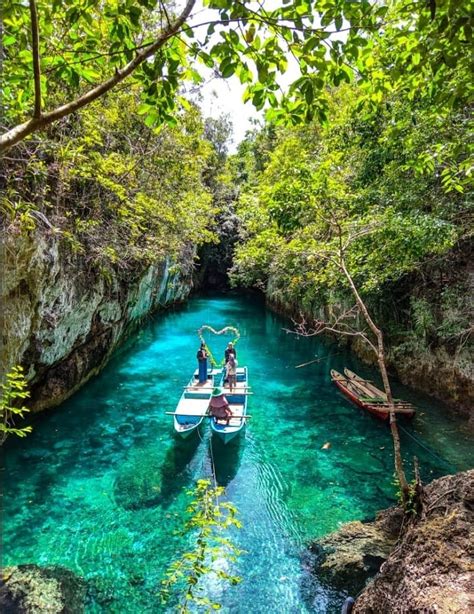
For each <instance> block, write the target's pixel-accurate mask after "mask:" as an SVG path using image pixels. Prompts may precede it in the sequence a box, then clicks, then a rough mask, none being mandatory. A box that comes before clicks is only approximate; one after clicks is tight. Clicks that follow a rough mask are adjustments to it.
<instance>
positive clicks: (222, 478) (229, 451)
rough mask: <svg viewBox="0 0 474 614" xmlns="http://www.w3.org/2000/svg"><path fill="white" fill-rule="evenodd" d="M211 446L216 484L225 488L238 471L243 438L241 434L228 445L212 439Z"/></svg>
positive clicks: (214, 438)
mask: <svg viewBox="0 0 474 614" xmlns="http://www.w3.org/2000/svg"><path fill="white" fill-rule="evenodd" d="M211 445H212V454H213V457H214V466H215V470H216V480H217V484H218V485H219V486H224V487H226V486H228V485H229V484H230V483H231V482H232V480H233V479H234V478H235V477H236V475H237V472H238V470H239V467H240V463H241V460H242V454H243V450H244V448H245V436H244V434H243V433H241V434H240V435H239V436H238V437H236V438H235V439H234V440H233V441H231V442H230V443H228V444H224V443H223V442H222V441H221V440H220V439H219V438H218V437H212V440H211Z"/></svg>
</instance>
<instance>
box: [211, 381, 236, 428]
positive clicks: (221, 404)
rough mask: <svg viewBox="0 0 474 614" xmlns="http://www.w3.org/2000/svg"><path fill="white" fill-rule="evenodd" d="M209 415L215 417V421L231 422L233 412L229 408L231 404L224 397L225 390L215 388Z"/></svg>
mask: <svg viewBox="0 0 474 614" xmlns="http://www.w3.org/2000/svg"><path fill="white" fill-rule="evenodd" d="M209 413H210V414H211V416H213V417H214V419H215V421H216V422H217V421H218V420H226V424H229V420H230V419H231V418H232V410H231V409H230V407H229V402H228V401H227V399H226V398H225V396H224V390H223V389H222V388H220V387H217V388H214V390H213V391H212V394H211V400H210V402H209Z"/></svg>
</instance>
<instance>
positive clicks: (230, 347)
mask: <svg viewBox="0 0 474 614" xmlns="http://www.w3.org/2000/svg"><path fill="white" fill-rule="evenodd" d="M231 354H233V355H234V358H237V351H236V349H235V347H234V344H233V343H232V341H229V343H228V344H227V347H226V349H225V352H224V355H225V364H227V363H228V362H229V356H230V355H231Z"/></svg>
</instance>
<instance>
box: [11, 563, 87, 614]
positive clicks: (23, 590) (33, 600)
mask: <svg viewBox="0 0 474 614" xmlns="http://www.w3.org/2000/svg"><path fill="white" fill-rule="evenodd" d="M85 597H86V584H85V582H84V581H83V580H81V579H80V578H78V577H77V576H76V575H75V574H73V573H72V572H71V571H69V570H68V569H65V568H63V567H38V566H37V565H19V566H18V567H7V568H6V569H4V570H3V572H2V583H1V585H0V611H1V612H3V614H38V613H39V612H42V613H44V614H81V613H82V612H84V606H85Z"/></svg>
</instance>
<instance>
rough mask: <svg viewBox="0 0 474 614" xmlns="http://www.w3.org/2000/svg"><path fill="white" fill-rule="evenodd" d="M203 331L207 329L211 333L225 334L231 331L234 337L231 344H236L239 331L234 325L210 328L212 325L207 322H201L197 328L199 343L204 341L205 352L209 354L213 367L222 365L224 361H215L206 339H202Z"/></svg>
mask: <svg viewBox="0 0 474 614" xmlns="http://www.w3.org/2000/svg"><path fill="white" fill-rule="evenodd" d="M205 331H209V332H211V333H213V334H214V335H225V334H227V333H233V335H234V338H233V339H232V343H233V345H236V344H237V342H238V340H239V339H240V332H239V329H238V328H235V326H224V328H221V330H215V329H214V328H212V326H209V325H208V324H203V325H202V326H201V328H199V329H198V331H197V332H198V335H199V339H200V340H201V343H204V345H205V347H206V352H207V353H208V354H209V359H210V361H211V364H212V366H213V367H218V366H219V364H220V365H223V364H224V361H221V362H220V363H218V362H217V360H216V359H215V358H214V356H213V354H212V352H211V349H210V348H209V346H208V344H207V342H206V340H205V339H204V332H205Z"/></svg>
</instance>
